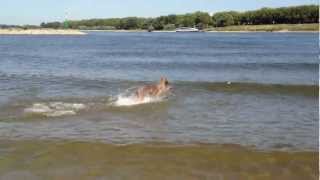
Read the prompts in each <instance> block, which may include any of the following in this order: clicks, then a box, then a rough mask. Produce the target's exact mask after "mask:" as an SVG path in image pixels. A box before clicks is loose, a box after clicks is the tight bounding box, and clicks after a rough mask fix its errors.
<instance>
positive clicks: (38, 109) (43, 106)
mask: <svg viewBox="0 0 320 180" xmlns="http://www.w3.org/2000/svg"><path fill="white" fill-rule="evenodd" d="M85 108H86V106H85V105H84V104H82V103H65V102H49V103H34V104H33V105H32V106H31V107H29V108H26V109H24V112H25V113H30V114H39V115H44V116H47V117H57V116H63V115H75V114H76V113H77V112H78V111H80V110H82V109H85Z"/></svg>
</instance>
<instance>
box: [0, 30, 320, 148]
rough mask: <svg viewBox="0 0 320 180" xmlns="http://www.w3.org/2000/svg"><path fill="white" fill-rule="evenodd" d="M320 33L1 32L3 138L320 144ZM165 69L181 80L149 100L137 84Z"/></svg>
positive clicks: (288, 145) (0, 121)
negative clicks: (139, 94)
mask: <svg viewBox="0 0 320 180" xmlns="http://www.w3.org/2000/svg"><path fill="white" fill-rule="evenodd" d="M317 38H318V37H317V34H314V33H225V34H224V33H192V34H188V33H182V34H178V33H89V34H88V35H86V36H0V139H2V140H56V139H61V140H77V141H85V142H96V141H99V142H103V143H115V144H127V143H128V144H131V143H147V142H169V143H174V144H194V143H213V144H240V145H243V146H248V147H255V148H258V149H264V150H268V149H280V150H316V149H317V147H318V140H317V139H318V114H319V112H318V93H319V88H318V86H317V83H318V65H317V63H318V45H317ZM160 76H166V77H167V78H168V79H169V81H170V82H171V83H172V86H173V90H172V92H171V93H170V95H169V96H168V97H165V98H161V99H152V98H151V99H150V98H149V99H148V98H146V99H145V101H144V102H143V103H141V104H140V103H137V101H136V100H135V97H133V96H130V95H132V94H130V93H128V92H127V90H128V89H129V90H131V89H134V88H136V87H139V86H141V85H144V84H150V83H156V82H157V81H158V80H159V78H160ZM130 92H132V91H130Z"/></svg>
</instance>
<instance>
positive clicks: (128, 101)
mask: <svg viewBox="0 0 320 180" xmlns="http://www.w3.org/2000/svg"><path fill="white" fill-rule="evenodd" d="M164 99H165V97H164V96H162V97H151V96H146V97H144V98H143V100H139V99H138V98H137V97H136V96H134V95H130V96H125V95H121V94H120V95H118V96H117V97H116V99H115V101H113V102H112V104H111V105H113V106H135V105H140V104H146V103H155V102H160V101H163V100H164Z"/></svg>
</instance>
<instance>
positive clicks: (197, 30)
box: [176, 27, 199, 32]
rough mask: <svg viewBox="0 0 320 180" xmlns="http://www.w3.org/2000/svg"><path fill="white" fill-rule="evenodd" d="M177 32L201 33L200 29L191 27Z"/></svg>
mask: <svg viewBox="0 0 320 180" xmlns="http://www.w3.org/2000/svg"><path fill="white" fill-rule="evenodd" d="M176 32H199V29H197V28H190V27H180V28H177V29H176Z"/></svg>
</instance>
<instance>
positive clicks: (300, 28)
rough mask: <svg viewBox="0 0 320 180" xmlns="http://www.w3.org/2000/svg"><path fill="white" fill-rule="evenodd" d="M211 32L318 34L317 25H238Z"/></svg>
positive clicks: (213, 29) (215, 29) (211, 29)
mask: <svg viewBox="0 0 320 180" xmlns="http://www.w3.org/2000/svg"><path fill="white" fill-rule="evenodd" d="M206 31H213V32H256V31H259V32H318V31H319V25H318V24H269V25H239V26H226V27H216V28H209V29H206Z"/></svg>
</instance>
